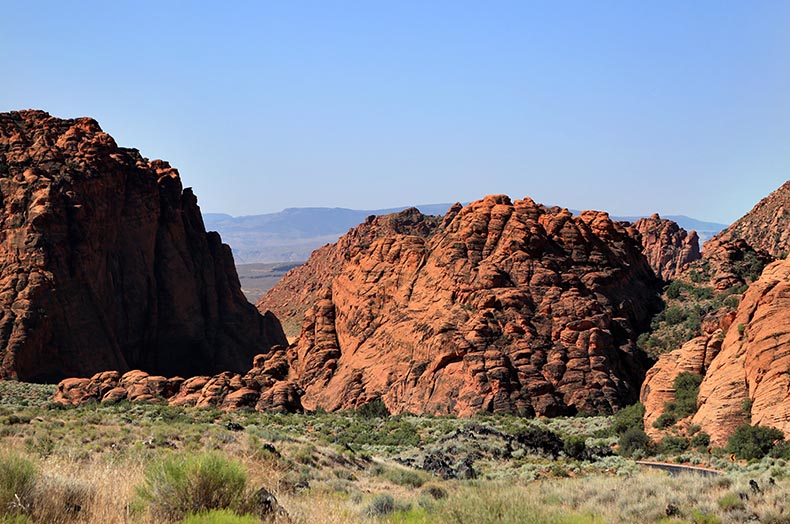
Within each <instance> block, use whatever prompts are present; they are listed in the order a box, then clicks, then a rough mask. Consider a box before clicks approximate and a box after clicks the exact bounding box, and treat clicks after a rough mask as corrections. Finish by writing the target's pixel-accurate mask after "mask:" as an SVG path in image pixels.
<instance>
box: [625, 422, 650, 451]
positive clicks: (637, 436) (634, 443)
mask: <svg viewBox="0 0 790 524" xmlns="http://www.w3.org/2000/svg"><path fill="white" fill-rule="evenodd" d="M619 444H620V454H621V455H623V456H624V457H630V456H632V455H633V454H634V452H636V451H638V450H642V451H647V450H648V448H649V446H650V445H651V444H652V441H651V440H650V437H648V436H647V433H645V432H644V430H642V429H639V428H631V429H629V430H628V431H626V432H625V433H623V434H622V435H621V436H620V443H619Z"/></svg>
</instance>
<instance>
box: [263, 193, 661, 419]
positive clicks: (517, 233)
mask: <svg viewBox="0 0 790 524" xmlns="http://www.w3.org/2000/svg"><path fill="white" fill-rule="evenodd" d="M418 219H419V217H418V216H416V215H415V216H414V217H412V218H411V220H410V223H418V222H419V220H418ZM376 220H389V221H395V222H396V223H397V222H398V221H399V217H398V215H390V216H389V217H379V218H378V219H376ZM369 230H370V228H369V224H367V225H362V226H360V228H358V229H357V230H352V231H351V232H349V234H348V235H346V236H345V237H343V238H341V240H340V241H339V242H338V244H337V245H335V246H328V247H327V248H323V249H322V250H318V251H316V252H315V253H314V255H313V257H312V258H311V260H310V261H309V262H308V264H307V267H311V268H313V270H312V271H313V272H312V275H310V274H309V273H307V272H305V271H299V270H294V271H293V272H292V273H290V274H289V275H286V277H285V278H284V279H283V281H281V282H280V283H279V284H278V286H277V287H276V288H275V289H273V290H272V292H270V294H269V295H268V296H267V297H265V298H264V300H263V302H262V303H263V304H266V306H267V307H269V308H271V309H274V310H278V309H277V308H278V307H280V308H281V309H280V310H283V311H287V308H288V307H291V306H290V304H293V303H294V301H293V300H291V299H282V298H279V300H278V297H287V295H288V294H287V290H289V289H304V288H305V282H308V284H309V286H310V289H311V290H313V292H312V293H311V294H309V295H308V296H305V295H304V294H303V295H301V296H300V300H302V301H305V302H306V306H307V307H306V308H305V315H304V318H303V321H302V326H301V336H300V338H299V339H298V341H297V342H296V343H295V344H294V345H293V346H292V347H291V348H289V351H288V353H289V358H290V361H291V377H292V378H294V379H295V380H297V381H298V382H299V384H300V385H301V387H302V388H303V390H304V392H305V393H304V396H303V397H302V403H303V405H304V407H305V408H306V409H316V408H323V409H328V410H335V409H346V408H352V407H355V406H358V405H361V404H364V403H366V402H368V401H370V400H372V399H375V398H379V397H380V398H382V399H383V400H384V402H385V403H386V404H387V407H388V408H389V409H390V410H391V411H393V412H415V413H437V414H439V413H450V414H456V415H462V416H466V415H472V414H474V413H477V412H480V411H494V412H514V413H522V414H527V415H534V414H537V415H549V416H550V415H558V414H563V413H573V412H577V411H584V412H611V411H612V410H615V409H617V408H619V407H621V406H623V405H625V404H627V403H630V402H633V401H634V400H636V397H637V393H638V389H639V385H640V384H641V381H642V378H643V377H644V372H645V369H646V364H647V363H646V361H645V360H644V355H643V354H641V352H639V351H638V350H637V348H636V345H635V340H636V337H637V335H638V334H639V332H640V330H641V329H644V328H645V327H646V324H647V322H648V321H649V318H650V315H651V313H652V312H653V311H654V310H655V306H656V301H657V292H658V289H659V285H660V284H659V281H658V279H657V278H656V276H655V275H654V273H653V271H652V270H651V268H650V266H649V265H648V262H647V260H646V258H645V257H644V255H643V254H642V252H641V246H640V244H639V234H638V232H637V231H636V230H635V229H633V228H630V227H627V226H626V225H624V224H622V223H617V222H613V221H612V220H610V219H609V217H608V215H607V214H606V213H599V212H593V211H588V212H583V213H582V214H581V216H573V215H571V213H569V212H568V211H567V210H561V209H559V208H546V207H544V206H540V205H538V204H535V203H534V202H533V201H532V200H530V199H524V200H520V201H516V202H511V201H510V199H508V198H507V197H506V196H503V195H498V196H489V197H486V198H485V199H483V200H480V201H478V202H474V203H472V204H470V205H469V206H466V207H464V208H461V206H460V205H457V206H454V207H453V208H452V209H451V210H450V212H449V213H448V214H447V215H446V216H445V217H444V219H443V222H442V223H441V224H436V225H435V226H433V227H430V228H426V229H424V230H414V229H412V230H404V231H403V232H398V231H395V232H393V231H385V232H383V234H381V235H376V234H374V235H372V236H371V235H364V234H362V232H364V231H369ZM357 239H362V240H359V241H357ZM340 246H343V247H342V248H340ZM322 268H323V269H322ZM297 277H298V280H297ZM294 281H296V282H297V283H295V282H294ZM278 302H279V305H278ZM303 307H304V306H303ZM291 310H293V308H292V309H291ZM297 313H298V311H297Z"/></svg>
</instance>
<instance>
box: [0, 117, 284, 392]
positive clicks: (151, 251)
mask: <svg viewBox="0 0 790 524" xmlns="http://www.w3.org/2000/svg"><path fill="white" fill-rule="evenodd" d="M0 328H1V329H0V378H6V379H9V378H10V379H19V380H27V381H51V380H59V379H61V378H64V377H74V376H78V377H87V376H91V375H93V374H94V373H97V372H100V371H107V370H114V371H119V372H125V371H128V370H129V369H143V370H146V371H147V372H149V373H154V374H166V375H175V374H178V375H182V376H191V375H196V374H205V373H217V372H220V371H223V370H232V371H236V372H244V371H246V370H247V367H248V366H249V363H250V361H251V360H252V358H253V356H255V355H256V354H258V353H262V352H265V351H266V350H267V348H269V347H270V346H271V345H273V344H284V343H286V340H285V337H284V334H283V333H282V330H281V328H280V325H279V323H278V321H277V320H276V319H275V318H274V317H273V316H272V315H271V314H264V315H261V314H259V313H258V312H257V311H256V310H255V308H254V307H253V306H251V305H250V304H249V303H247V301H246V300H245V298H244V295H243V294H242V292H241V289H240V285H239V280H238V276H237V274H236V270H235V267H234V264H233V258H232V255H231V252H230V248H228V246H226V245H223V244H222V243H221V241H220V238H219V235H217V234H216V233H206V231H205V228H204V226H203V220H202V218H201V215H200V209H199V208H198V206H197V199H196V198H195V196H194V194H193V193H192V190H191V189H189V188H187V189H183V188H182V186H181V179H180V177H179V175H178V172H177V171H176V170H175V169H173V168H172V167H170V166H169V165H168V164H167V163H166V162H163V161H160V160H155V161H149V160H147V159H145V158H143V157H142V156H141V155H140V153H139V152H138V151H136V150H134V149H127V148H120V147H118V146H117V145H116V144H115V141H114V140H113V139H112V137H111V136H110V135H108V134H106V133H104V132H103V131H102V130H101V128H100V127H99V124H97V123H96V121H95V120H93V119H90V118H78V119H73V120H61V119H58V118H53V117H51V116H50V115H48V114H47V113H44V112H42V111H20V112H11V113H2V114H0Z"/></svg>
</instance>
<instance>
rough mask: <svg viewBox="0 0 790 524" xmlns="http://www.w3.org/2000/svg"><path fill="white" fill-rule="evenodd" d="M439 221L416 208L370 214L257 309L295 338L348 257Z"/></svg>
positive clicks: (290, 274)
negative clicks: (268, 313) (380, 240)
mask: <svg viewBox="0 0 790 524" xmlns="http://www.w3.org/2000/svg"><path fill="white" fill-rule="evenodd" d="M456 205H457V206H460V204H456ZM451 212H452V210H451ZM439 224H440V218H437V217H432V216H426V215H423V214H422V213H420V211H419V210H417V209H416V208H410V209H406V210H404V211H400V212H398V213H393V214H390V215H382V216H374V215H371V216H369V217H367V219H366V220H365V222H363V223H362V224H360V225H359V226H357V227H356V228H353V229H351V230H349V232H348V233H347V234H345V235H343V236H342V237H340V239H339V240H338V241H337V242H336V243H334V244H327V245H325V246H323V247H321V248H319V249H317V250H315V252H314V253H313V255H312V256H311V257H310V259H309V260H308V261H307V262H305V263H304V264H302V265H300V266H298V267H295V268H293V269H292V270H290V271H289V272H288V273H287V274H286V275H285V277H284V278H283V279H282V280H280V281H279V282H278V283H277V284H276V285H275V286H274V287H273V288H272V289H271V290H269V292H268V293H267V294H266V295H265V296H264V297H263V298H262V299H261V300H260V301H259V302H258V304H257V306H258V309H259V310H261V311H271V312H272V313H273V314H274V315H276V316H277V318H279V319H281V320H282V321H283V327H284V328H285V331H286V333H287V334H288V336H291V337H296V336H298V335H299V330H300V325H301V320H302V318H303V317H304V314H305V312H306V311H307V310H308V308H309V306H310V304H311V302H312V300H313V297H314V296H315V294H316V293H317V292H319V291H320V290H321V288H323V287H325V286H326V285H327V284H328V283H330V282H331V281H332V279H333V278H335V277H336V276H337V275H338V274H339V273H340V272H341V271H342V270H343V269H344V268H345V267H346V264H347V263H348V261H349V260H351V259H352V258H353V257H355V256H356V255H357V254H358V253H360V252H361V251H363V250H365V249H367V248H368V247H369V246H370V244H371V243H372V242H373V241H374V240H376V239H378V238H381V237H386V236H388V235H416V236H422V237H427V236H429V235H430V234H431V233H433V232H434V231H435V230H436V228H437V227H438V226H439Z"/></svg>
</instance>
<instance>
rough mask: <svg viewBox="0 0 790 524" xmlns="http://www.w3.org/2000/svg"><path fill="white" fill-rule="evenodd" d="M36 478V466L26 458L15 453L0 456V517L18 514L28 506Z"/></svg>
mask: <svg viewBox="0 0 790 524" xmlns="http://www.w3.org/2000/svg"><path fill="white" fill-rule="evenodd" d="M37 478H38V470H37V469H36V466H35V465H34V464H33V463H32V462H30V461H29V460H27V459H26V458H24V457H21V456H19V455H17V454H16V453H4V454H3V455H0V515H3V514H14V513H20V512H21V511H22V510H23V509H24V507H29V506H30V504H31V503H32V498H33V488H34V487H35V483H36V479H37ZM19 504H21V505H22V506H23V507H19Z"/></svg>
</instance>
